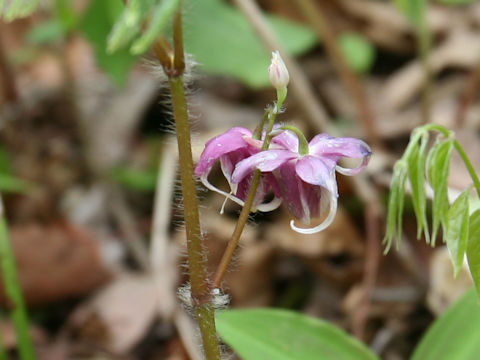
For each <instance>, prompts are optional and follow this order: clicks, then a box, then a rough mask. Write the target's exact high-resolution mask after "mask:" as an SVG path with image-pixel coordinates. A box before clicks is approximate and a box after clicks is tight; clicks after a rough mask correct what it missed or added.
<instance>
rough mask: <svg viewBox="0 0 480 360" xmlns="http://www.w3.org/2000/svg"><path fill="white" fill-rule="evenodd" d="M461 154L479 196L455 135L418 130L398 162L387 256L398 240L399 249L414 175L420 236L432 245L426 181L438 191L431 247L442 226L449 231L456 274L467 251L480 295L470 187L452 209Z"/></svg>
mask: <svg viewBox="0 0 480 360" xmlns="http://www.w3.org/2000/svg"><path fill="white" fill-rule="evenodd" d="M432 131H435V132H439V133H440V135H439V136H438V137H437V138H436V139H435V141H436V142H435V143H434V145H433V146H431V148H430V149H429V148H428V146H427V145H428V144H429V143H430V140H431V138H430V132H432ZM454 148H455V150H456V151H457V152H458V153H459V155H460V157H461V159H462V160H463V162H464V163H465V166H466V167H467V170H468V171H469V174H470V176H471V178H472V180H473V183H474V185H475V189H476V192H477V196H478V195H479V194H480V180H479V179H478V176H477V174H476V172H475V170H474V169H473V166H472V164H471V162H470V160H469V159H468V157H467V155H466V154H465V152H464V150H463V148H462V147H461V146H460V144H459V143H458V141H457V140H456V139H455V137H454V133H453V132H451V131H449V130H447V129H446V128H444V127H442V126H440V125H425V126H422V127H419V128H417V129H415V131H413V133H412V136H411V138H410V142H409V144H408V146H407V149H406V150H405V153H404V154H403V156H402V158H401V159H400V160H399V161H398V162H397V163H396V164H395V166H394V170H393V177H392V182H391V191H390V197H389V203H388V214H387V229H386V235H385V238H384V244H385V245H386V248H385V252H387V251H388V250H389V249H390V247H391V245H392V243H393V241H394V239H396V240H397V241H396V242H397V247H398V244H399V241H400V239H401V236H402V216H403V203H404V200H403V196H404V192H405V177H406V176H408V178H409V180H410V184H411V188H412V200H413V207H414V211H415V216H416V218H417V225H418V233H417V235H418V236H420V235H421V234H422V232H423V233H424V235H425V239H426V241H427V243H428V242H429V239H430V238H429V231H428V224H427V220H426V201H427V199H426V195H425V183H426V182H428V183H429V184H430V185H431V187H432V189H433V211H432V213H433V229H432V238H431V245H432V246H435V237H436V236H437V232H438V228H439V227H440V226H441V227H442V228H443V236H444V241H446V243H447V246H448V249H449V251H450V256H451V258H452V262H453V266H454V269H455V276H456V275H457V274H458V272H459V270H460V268H461V267H462V264H463V261H464V258H465V253H466V254H467V258H468V261H469V265H470V271H471V273H472V277H473V279H474V281H475V284H477V289H478V294H479V297H480V243H479V240H477V239H479V238H480V221H479V220H478V219H477V218H476V217H475V216H479V215H476V214H477V213H478V211H479V210H477V211H476V212H474V213H473V214H472V215H471V214H470V203H471V202H472V201H471V199H470V189H467V190H465V191H464V192H463V193H462V194H461V195H460V196H459V197H458V198H457V199H456V200H455V202H454V203H453V204H452V205H451V206H450V205H449V202H448V188H447V180H448V175H449V169H450V160H451V155H452V150H453V149H454Z"/></svg>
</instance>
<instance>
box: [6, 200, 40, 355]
mask: <svg viewBox="0 0 480 360" xmlns="http://www.w3.org/2000/svg"><path fill="white" fill-rule="evenodd" d="M0 266H1V270H2V275H3V283H4V287H5V298H6V300H7V304H9V307H10V316H11V317H12V321H13V325H14V326H15V332H16V334H17V339H18V349H19V354H20V359H21V360H34V359H35V352H34V350H33V344H32V341H31V339H30V333H29V328H28V316H27V310H26V308H25V303H24V301H23V296H22V291H21V288H20V282H19V279H18V274H17V268H16V266H15V258H14V256H13V251H12V247H11V245H10V241H9V239H8V228H7V221H6V219H5V214H4V210H3V203H2V199H1V197H0Z"/></svg>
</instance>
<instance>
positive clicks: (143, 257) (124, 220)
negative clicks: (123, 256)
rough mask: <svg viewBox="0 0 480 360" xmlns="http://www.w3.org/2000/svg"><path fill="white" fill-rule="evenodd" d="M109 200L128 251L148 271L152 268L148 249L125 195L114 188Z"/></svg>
mask: <svg viewBox="0 0 480 360" xmlns="http://www.w3.org/2000/svg"><path fill="white" fill-rule="evenodd" d="M109 198H110V201H109V205H110V211H111V213H112V215H113V217H114V218H115V220H116V222H117V224H118V226H119V228H120V231H121V232H122V235H123V236H122V239H124V243H125V245H126V247H127V249H128V250H129V252H130V253H131V255H132V257H133V258H134V259H135V261H136V263H137V264H138V266H139V267H140V268H141V269H142V270H144V271H147V270H148V269H149V268H150V261H149V258H148V252H147V248H146V246H145V245H144V244H143V239H142V237H141V236H140V234H139V233H138V230H137V227H136V224H135V220H134V218H133V215H132V213H131V212H130V209H129V208H128V206H127V204H126V201H125V199H124V197H123V193H122V192H121V191H120V190H119V189H116V188H112V189H111V190H110V192H109Z"/></svg>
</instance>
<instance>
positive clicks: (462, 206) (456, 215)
mask: <svg viewBox="0 0 480 360" xmlns="http://www.w3.org/2000/svg"><path fill="white" fill-rule="evenodd" d="M469 193H470V189H467V190H465V191H464V192H462V194H461V195H460V196H459V197H458V198H457V199H456V200H455V201H454V203H453V204H452V206H451V207H450V208H449V209H448V211H447V217H446V219H445V234H444V238H445V241H446V242H447V247H448V250H449V251H450V257H451V258H452V262H453V268H454V274H455V276H457V275H458V273H459V271H460V269H461V268H462V265H463V259H464V258H465V252H466V251H467V242H468V223H469V209H468V197H469Z"/></svg>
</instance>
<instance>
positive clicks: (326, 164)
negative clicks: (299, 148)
mask: <svg viewBox="0 0 480 360" xmlns="http://www.w3.org/2000/svg"><path fill="white" fill-rule="evenodd" d="M335 165H336V163H335V161H333V160H330V159H328V158H318V157H315V156H310V155H307V156H304V157H302V158H301V159H300V160H298V161H297V164H296V166H295V171H296V172H297V174H298V176H299V177H300V178H301V179H302V180H303V181H305V182H306V183H309V184H312V185H317V186H322V187H324V188H326V189H327V190H328V191H330V192H331V193H332V194H333V195H334V196H337V195H338V194H337V182H336V180H335Z"/></svg>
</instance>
